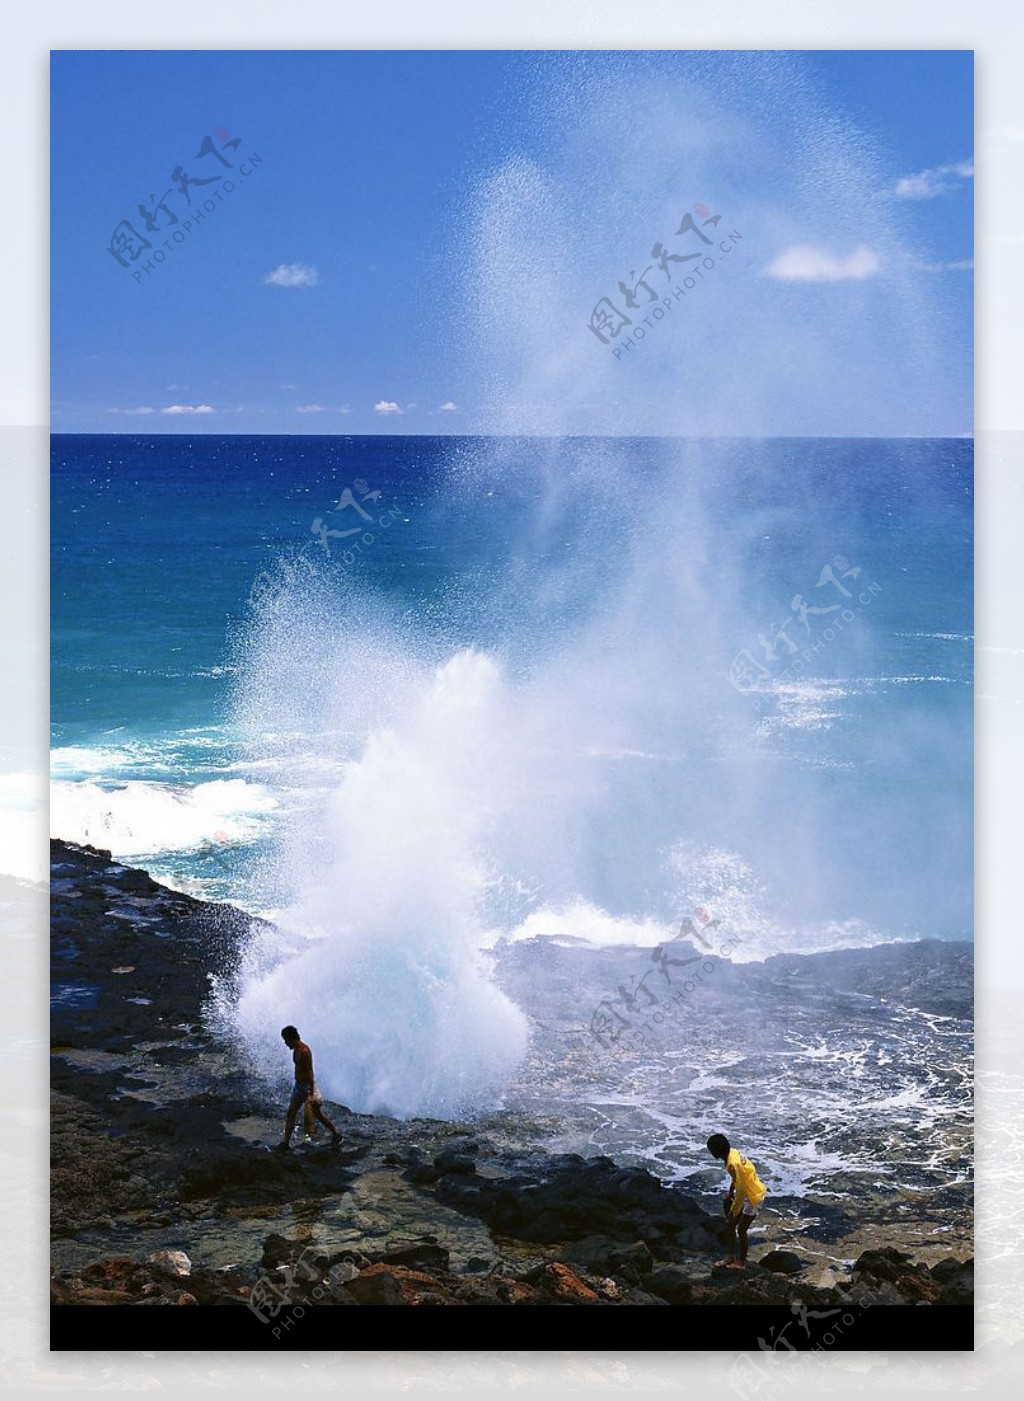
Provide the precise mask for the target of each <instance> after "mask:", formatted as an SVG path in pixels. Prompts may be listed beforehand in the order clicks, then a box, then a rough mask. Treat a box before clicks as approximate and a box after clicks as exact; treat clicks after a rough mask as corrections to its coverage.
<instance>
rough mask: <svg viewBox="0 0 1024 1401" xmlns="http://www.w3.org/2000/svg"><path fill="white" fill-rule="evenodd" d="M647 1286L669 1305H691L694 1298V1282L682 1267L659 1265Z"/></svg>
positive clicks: (648, 1280) (648, 1279)
mask: <svg viewBox="0 0 1024 1401" xmlns="http://www.w3.org/2000/svg"><path fill="white" fill-rule="evenodd" d="M645 1284H646V1287H647V1288H648V1289H649V1290H650V1291H651V1293H652V1294H656V1295H657V1296H658V1298H659V1299H664V1300H665V1302H666V1303H668V1304H689V1303H690V1302H691V1301H692V1298H693V1280H692V1278H691V1277H690V1273H689V1271H688V1270H686V1269H685V1268H683V1267H682V1266H681V1265H659V1266H658V1268H657V1269H656V1270H653V1271H652V1272H651V1274H650V1276H649V1277H648V1278H647V1280H646V1281H645Z"/></svg>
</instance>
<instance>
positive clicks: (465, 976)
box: [226, 652, 528, 1117]
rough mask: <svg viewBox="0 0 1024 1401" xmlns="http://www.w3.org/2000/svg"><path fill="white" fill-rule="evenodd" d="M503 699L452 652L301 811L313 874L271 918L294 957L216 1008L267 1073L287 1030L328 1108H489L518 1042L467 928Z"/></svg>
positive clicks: (497, 766)
mask: <svg viewBox="0 0 1024 1401" xmlns="http://www.w3.org/2000/svg"><path fill="white" fill-rule="evenodd" d="M505 703H506V700H505V690H504V686H503V681H502V676H501V671H500V668H499V667H498V666H497V664H496V663H495V662H494V661H493V660H491V659H489V658H487V657H484V656H481V655H479V654H477V653H473V652H462V653H459V654H457V655H456V656H454V657H452V658H451V660H450V661H449V662H447V663H446V664H445V665H443V666H440V667H438V668H436V669H435V670H434V671H433V672H432V674H426V675H424V676H423V690H422V693H421V694H420V697H419V700H418V703H416V704H414V705H412V706H411V708H410V709H409V711H408V712H407V713H406V714H405V715H403V716H402V717H401V718H399V719H398V720H396V721H395V723H393V724H389V725H383V726H381V727H379V728H377V729H374V730H373V731H372V732H371V733H370V734H369V736H368V737H367V739H366V743H365V745H364V747H363V749H362V752H361V754H360V755H359V757H358V758H356V759H354V760H353V761H352V762H351V763H350V764H349V766H348V767H347V770H346V772H345V774H344V777H343V779H342V780H341V782H340V783H339V784H338V785H337V787H336V789H335V790H334V791H333V792H331V793H330V794H329V796H328V797H327V800H326V801H325V802H324V803H322V804H319V805H316V807H315V809H314V810H313V811H311V812H310V813H309V814H307V816H306V818H305V822H306V823H307V824H315V826H316V829H317V830H316V832H315V834H312V833H310V834H309V835H311V836H313V838H314V840H315V843H316V848H317V850H318V851H319V852H320V857H319V860H320V863H321V864H320V869H319V871H318V873H317V876H316V879H313V880H310V881H309V883H308V884H306V885H303V886H301V888H300V889H299V890H298V891H297V898H296V901H295V903H294V905H293V906H292V908H291V909H290V910H289V912H288V914H287V916H286V917H285V919H284V921H283V922H284V924H285V925H286V927H287V928H288V929H289V930H290V931H291V932H292V934H293V936H294V935H295V934H298V935H299V936H300V937H301V938H302V939H303V940H304V946H302V947H301V949H300V951H299V952H298V953H296V954H294V955H293V956H292V957H289V958H287V959H286V960H285V961H284V962H281V963H278V964H277V965H276V966H273V967H270V968H267V967H265V966H264V967H261V966H260V963H261V961H264V962H265V957H266V951H265V949H261V948H259V947H258V946H257V947H255V948H253V949H251V950H250V951H249V964H248V967H247V968H245V969H243V971H242V975H241V977H240V980H239V985H238V989H237V1000H235V1001H233V1005H229V1006H228V1008H227V1009H226V1010H227V1014H228V1017H229V1020H230V1021H231V1022H232V1023H233V1025H234V1027H235V1028H236V1030H237V1031H238V1032H240V1033H241V1035H242V1037H243V1038H244V1040H245V1042H246V1043H247V1046H248V1049H249V1051H250V1054H251V1055H252V1057H253V1059H254V1061H255V1063H256V1065H257V1067H258V1069H259V1070H260V1071H261V1072H262V1073H263V1074H265V1075H266V1076H267V1077H272V1076H274V1075H275V1073H279V1069H280V1067H279V1065H278V1062H279V1061H280V1046H279V1036H278V1032H279V1028H280V1026H281V1025H283V1024H284V1023H286V1022H289V1021H291V1022H294V1023H295V1024H296V1025H298V1026H299V1028H300V1030H301V1032H302V1035H303V1037H304V1038H305V1039H306V1040H307V1041H308V1042H309V1044H310V1045H311V1046H312V1047H313V1049H314V1055H315V1057H316V1066H317V1079H318V1083H319V1084H320V1086H321V1088H322V1090H323V1092H324V1093H325V1095H327V1096H328V1097H329V1098H332V1099H335V1100H342V1101H344V1102H345V1103H346V1104H348V1105H350V1106H351V1107H352V1108H354V1109H357V1110H362V1111H367V1112H380V1113H383V1112H387V1113H392V1114H397V1115H408V1114H414V1113H417V1114H431V1115H438V1116H447V1117H454V1116H457V1115H459V1114H461V1113H466V1112H469V1111H471V1110H473V1109H480V1108H485V1107H492V1106H493V1105H495V1104H496V1103H497V1102H498V1100H499V1098H500V1094H501V1091H502V1089H503V1088H504V1085H505V1083H506V1082H507V1079H508V1077H509V1075H510V1074H511V1073H512V1072H513V1070H514V1069H515V1067H516V1066H517V1065H518V1063H519V1062H520V1060H521V1059H522V1057H523V1055H524V1053H525V1051H526V1046H527V1039H528V1034H527V1023H526V1019H525V1018H524V1017H523V1015H522V1013H520V1012H519V1011H518V1009H517V1008H516V1007H515V1006H513V1004H512V1003H511V1002H510V1001H509V1000H508V998H506V997H505V995H504V994H503V993H502V992H500V991H499V990H498V989H497V988H496V987H495V986H494V985H493V983H492V982H491V981H490V979H489V976H488V970H487V968H486V965H485V962H484V956H483V954H482V953H481V949H480V944H481V930H480V926H479V923H478V919H477V897H478V893H479V889H480V886H481V884H482V881H483V874H482V869H481V867H480V865H479V864H478V856H477V849H478V846H479V844H480V842H481V841H482V839H483V838H484V836H485V832H486V828H487V825H488V821H489V819H490V816H491V812H492V809H493V806H494V804H495V801H496V800H500V794H501V791H502V784H501V776H502V770H503V767H504V763H505V760H504V756H503V753H502V750H501V747H500V742H498V740H499V736H500V733H501V728H502V727H501V725H500V722H499V717H500V714H501V711H502V708H503V706H504V705H505ZM303 831H305V832H308V828H306V829H301V827H300V832H299V833H297V834H296V835H295V836H293V839H292V843H291V845H292V847H293V849H294V847H295V846H296V845H297V844H302V842H303V840H304V835H303ZM301 869H303V870H304V871H305V872H306V873H307V874H308V867H303V868H301ZM258 944H259V940H258V939H257V945H258Z"/></svg>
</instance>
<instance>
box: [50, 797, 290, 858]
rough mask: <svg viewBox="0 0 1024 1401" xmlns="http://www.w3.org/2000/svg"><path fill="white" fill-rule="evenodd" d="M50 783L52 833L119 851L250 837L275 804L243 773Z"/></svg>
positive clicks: (121, 854) (143, 852)
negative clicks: (184, 780)
mask: <svg viewBox="0 0 1024 1401" xmlns="http://www.w3.org/2000/svg"><path fill="white" fill-rule="evenodd" d="M50 791H51V797H50V834H51V836H54V837H60V838H63V839H64V840H65V841H72V842H80V843H87V844H89V845H90V846H98V847H102V848H105V849H107V850H109V851H111V852H112V853H113V855H114V856H116V857H118V858H121V859H128V858H131V857H139V856H148V855H153V854H156V853H160V852H168V851H187V850H190V849H192V848H194V847H199V846H201V845H203V844H205V843H207V842H210V841H212V840H215V839H216V840H218V841H223V840H224V839H225V838H226V839H227V840H230V841H247V840H252V839H253V838H254V837H257V836H259V835H260V834H261V833H262V832H263V831H264V830H265V827H266V820H267V818H268V817H269V815H270V814H271V813H272V812H273V811H274V810H275V809H276V807H277V806H278V800H277V798H276V797H275V796H274V795H273V794H272V793H271V792H270V791H269V790H268V789H266V788H264V787H262V786H261V785H259V784H256V783H247V782H246V781H245V780H244V779H240V778H232V779H215V780H212V781H210V782H208V783H197V784H194V785H190V786H186V785H175V784H169V783H153V782H148V781H146V780H142V779H139V780H129V781H128V782H125V783H121V784H117V785H114V784H110V785H105V784H99V783H93V782H89V781H86V780H81V781H78V782H68V781H64V780H58V781H57V782H55V783H53V784H52V785H51V790H50ZM218 833H220V834H223V835H221V836H216V837H215V834H218Z"/></svg>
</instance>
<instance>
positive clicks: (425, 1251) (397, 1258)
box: [381, 1243, 449, 1273]
mask: <svg viewBox="0 0 1024 1401" xmlns="http://www.w3.org/2000/svg"><path fill="white" fill-rule="evenodd" d="M448 1261H449V1254H448V1251H447V1250H446V1249H445V1248H444V1246H442V1245H429V1244H423V1243H421V1244H419V1245H404V1246H401V1247H399V1248H398V1249H397V1250H389V1251H388V1253H387V1254H386V1255H383V1256H382V1257H381V1264H384V1265H404V1266H405V1267H406V1268H407V1269H410V1270H440V1271H442V1272H444V1273H447V1272H448Z"/></svg>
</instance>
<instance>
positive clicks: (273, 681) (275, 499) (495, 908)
mask: <svg viewBox="0 0 1024 1401" xmlns="http://www.w3.org/2000/svg"><path fill="white" fill-rule="evenodd" d="M972 459H973V447H972V444H971V443H970V442H969V441H966V440H959V439H958V440H894V441H881V440H867V439H850V440H843V439H821V440H814V439H799V440H796V439H793V440H787V439H773V440H766V441H754V440H735V441H728V440H715V441H695V440H674V439H654V438H647V439H587V438H572V439H566V440H554V439H483V438H477V439H470V438H413V437H404V438H388V437H364V438H329V437H267V438H254V437H241V436H240V437H216V436H203V437H195V438H190V437H185V436H177V435H174V436H172V435H166V436H161V437H150V438H146V437H128V436H81V437H78V436H62V435H58V436H56V437H54V439H53V496H52V503H53V504H52V515H53V593H52V608H53V674H52V741H53V749H54V757H53V776H54V780H55V789H54V804H53V822H54V834H55V835H58V836H63V837H68V838H71V839H74V840H89V841H92V842H93V843H94V844H98V845H102V846H107V847H111V848H112V849H113V850H114V852H115V855H117V856H119V857H121V858H123V859H125V860H132V861H135V862H137V863H138V864H141V865H144V866H146V867H147V868H148V869H150V870H151V871H153V872H154V874H157V875H158V876H160V877H162V878H166V879H171V880H173V881H174V882H175V883H177V884H181V885H184V886H186V887H187V888H190V889H194V890H196V891H198V892H200V893H204V894H209V895H215V896H218V897H221V898H230V899H234V900H237V901H238V902H240V903H242V904H244V905H247V906H250V907H252V908H260V909H280V908H283V907H286V906H288V905H290V904H292V903H294V901H295V900H296V898H297V884H301V882H298V883H295V882H293V881H292V879H291V876H290V874H289V871H290V869H292V868H293V867H294V862H292V863H291V866H290V864H289V859H288V858H287V856H286V851H287V847H288V843H289V841H293V840H294V838H295V833H296V832H297V831H298V830H300V829H302V824H303V823H305V822H307V820H308V818H309V816H310V814H315V813H316V812H317V811H319V810H320V808H321V807H324V805H329V804H330V803H331V801H332V795H334V794H336V793H337V792H338V791H339V790H340V789H341V788H342V787H344V785H345V784H346V783H347V782H351V781H352V775H353V774H354V773H355V771H356V769H357V768H358V766H359V765H360V763H361V762H362V760H363V759H364V757H365V755H366V753H367V746H368V744H371V743H373V742H376V741H375V737H377V740H379V738H380V736H382V735H384V734H386V733H391V732H394V733H398V734H400V735H403V736H405V737H406V741H407V742H408V743H409V744H410V745H411V746H412V747H411V749H410V752H411V753H413V754H415V753H417V752H418V751H417V750H416V748H415V734H416V733H417V731H416V726H415V724H414V721H413V718H412V717H414V716H415V715H416V714H417V713H418V711H417V706H418V705H419V703H420V698H421V697H422V695H423V694H424V688H428V687H429V685H430V684H433V683H430V682H429V678H430V677H432V676H436V675H438V674H439V671H440V670H442V669H443V668H444V667H445V666H446V665H447V664H448V663H449V661H450V660H451V659H452V658H453V657H456V656H459V655H464V656H465V655H468V656H471V657H473V658H476V659H478V660H479V659H484V660H486V661H487V662H488V664H491V663H493V665H494V666H495V667H497V668H498V673H499V679H498V681H490V682H487V683H486V686H490V687H491V690H489V691H488V696H489V697H490V696H492V692H493V691H494V690H495V688H496V691H497V694H498V696H499V701H500V703H494V704H492V701H491V699H488V701H487V703H486V705H484V704H483V702H481V701H480V700H479V697H478V695H477V690H478V688H484V689H486V686H485V683H484V681H482V680H481V675H480V673H479V669H477V670H476V671H474V669H473V668H472V667H468V668H463V669H462V670H461V671H460V672H458V673H457V674H449V673H445V675H446V676H447V677H448V679H447V680H446V681H444V683H443V684H444V685H446V686H448V687H449V688H451V687H452V686H456V687H464V688H465V696H466V701H465V703H466V706H467V707H468V709H467V715H471V716H472V717H475V718H472V719H468V718H467V719H466V721H465V723H466V725H467V727H468V728H469V729H470V730H472V727H473V725H478V724H479V725H484V726H485V727H493V733H492V732H491V730H488V734H487V736H486V737H485V738H486V743H483V744H481V745H480V747H478V748H474V749H471V750H470V751H467V752H471V753H473V754H474V755H475V754H477V753H479V754H480V755H483V756H485V757H483V758H481V759H479V761H477V760H474V762H478V763H479V789H480V792H481V793H487V794H488V795H489V806H488V810H487V814H486V818H485V819H483V818H482V819H481V821H480V822H479V823H478V824H476V825H475V826H474V828H473V832H472V835H471V837H470V838H469V846H470V847H471V848H472V851H473V855H474V860H475V861H476V862H477V863H478V865H479V868H480V870H481V871H482V873H483V874H482V876H481V880H480V890H481V897H480V898H481V927H482V928H483V929H487V930H489V931H492V932H493V931H494V930H498V931H501V932H506V933H507V932H510V931H514V930H515V929H517V928H522V927H524V922H525V921H527V920H529V919H530V918H531V917H534V918H536V917H537V915H538V913H540V912H544V911H548V912H550V913H551V915H552V919H554V920H555V921H556V923H557V921H558V920H561V921H562V923H561V925H560V926H559V927H560V928H562V929H563V930H564V929H568V928H569V927H570V924H571V927H572V929H573V931H574V932H576V933H581V934H585V933H586V932H587V920H588V918H591V916H590V915H588V912H594V911H600V912H602V914H603V915H606V916H607V918H608V920H609V921H611V923H610V924H609V925H608V926H607V928H606V929H605V932H604V933H603V934H601V935H600V937H604V938H611V937H613V935H614V936H615V937H619V936H621V935H622V934H623V931H625V930H629V929H634V931H635V928H636V927H637V926H638V925H640V924H642V922H643V921H645V920H650V921H654V922H656V923H657V922H661V923H665V924H670V923H672V922H673V921H675V922H677V921H678V917H679V915H680V914H682V913H686V911H687V909H688V908H692V904H689V905H688V904H687V901H689V900H692V899H695V898H703V899H705V900H717V902H718V905H719V907H720V908H722V909H725V910H727V911H728V913H729V915H730V917H731V918H732V919H733V920H734V921H739V922H742V921H744V920H746V921H747V922H748V923H749V925H750V926H751V927H756V929H757V931H759V933H758V937H757V938H755V939H754V941H753V944H752V956H760V955H761V954H763V953H764V952H769V951H774V950H775V949H777V948H781V947H790V948H794V949H803V948H811V947H828V946H836V945H839V944H842V943H844V942H847V943H857V942H878V941H880V940H882V939H886V938H892V937H916V936H917V935H919V934H932V935H938V936H939V937H957V938H962V937H970V934H971V909H972V872H971V845H972V827H971V808H972V787H971V759H972V756H971V740H972V732H971V724H972V719H971V716H972V699H973V697H972V648H973V621H972V616H973V614H972V607H973V604H972V588H971V581H972V507H973V500H972ZM346 491H347V492H348V493H349V496H348V498H346V495H345V493H346ZM322 530H327V531H334V532H343V531H348V530H357V533H356V534H354V535H344V536H342V535H341V534H333V535H330V534H329V535H326V536H325V535H323V534H322V533H318V532H320V531H322ZM357 545H358V546H359V549H358V552H356V550H355V546H357ZM826 570H828V571H830V575H829V577H826V578H824V580H823V581H822V575H823V573H824V571H826ZM261 576H262V577H261ZM254 585H255V588H254ZM796 600H800V603H797V602H796ZM801 608H808V609H815V608H821V609H827V610H829V611H826V612H821V613H814V612H803V613H802V612H801ZM835 610H838V613H837V611H835ZM846 613H850V614H851V615H852V616H851V617H850V618H846ZM787 620H788V624H787V627H786V629H785V630H784V636H783V637H782V638H781V639H779V638H778V636H777V633H776V632H773V629H777V628H779V627H781V625H782V624H783V623H786V622H787ZM826 630H827V631H828V632H830V633H831V636H826ZM759 634H760V635H761V637H762V638H763V639H764V640H763V641H759ZM787 637H788V638H789V639H790V641H789V642H787V641H786V638H787ZM743 654H746V659H745V660H744V661H743V663H742V667H741V668H740V671H739V672H737V669H736V666H737V658H738V657H741V656H742V655H743ZM750 659H752V660H753V662H754V663H757V665H756V666H754V667H753V669H752V670H751V667H750ZM798 663H800V665H797V664H798ZM452 675H454V677H455V679H454V680H453V679H452ZM730 676H732V679H730ZM751 676H753V677H754V678H755V679H756V681H757V685H756V688H755V689H747V688H746V682H748V681H749V680H750V677H751ZM744 678H745V679H744ZM737 679H739V683H740V684H739V685H737V684H734V683H736V682H737ZM481 716H483V718H482V719H481V718H480V717H481ZM461 723H462V721H461V720H460V721H459V724H461ZM473 734H474V738H473V740H472V743H473V744H477V743H478V741H479V735H478V734H476V731H474V732H473ZM409 736H412V737H413V738H412V739H410V738H409ZM506 736H507V738H508V745H507V746H505V747H504V750H503V744H504V740H505V738H506ZM422 742H423V744H424V746H425V749H424V753H426V752H427V750H428V749H429V753H430V756H431V761H432V762H434V761H436V760H437V757H438V754H439V753H441V754H442V756H443V754H444V753H447V752H448V751H447V749H446V748H445V746H451V749H452V752H453V753H455V752H456V751H457V749H458V743H459V735H458V725H453V726H451V727H447V728H445V729H444V731H443V733H442V734H441V737H440V738H439V737H438V734H437V733H433V734H432V737H431V738H430V740H429V741H427V740H426V739H423V741H422ZM468 742H469V741H467V743H468ZM502 753H504V756H505V757H504V758H494V756H495V755H501V754H502ZM509 755H511V756H512V758H513V759H514V763H511V762H510V763H509V764H508V765H506V763H505V759H507V758H508V756H509ZM486 756H489V757H486ZM449 767H450V766H449ZM442 771H443V772H447V771H448V770H447V769H446V768H444V766H443V765H442ZM460 791H461V790H460ZM465 809H466V802H465V801H464V800H463V799H460V800H459V801H456V802H454V803H453V809H452V811H453V813H464V812H465ZM374 820H376V819H375V816H374V810H373V806H372V804H369V803H368V804H367V808H366V821H367V823H372V822H373V821H374ZM445 820H446V822H447V820H448V819H447V818H446V819H445ZM452 820H454V817H453V819H452ZM303 830H304V829H303ZM317 830H320V831H322V830H323V828H322V826H321V827H319V828H317ZM431 835H432V834H431V833H429V832H425V833H424V840H426V841H429V840H430V839H431ZM680 873H682V874H680ZM677 876H678V877H679V879H676V877H677ZM573 909H575V910H576V914H575V915H574V916H573V917H572V918H573V919H575V921H576V922H575V923H572V920H570V913H569V912H571V911H572V910H573ZM581 911H582V913H580V912H581ZM595 928H596V925H595ZM609 931H610V932H609ZM615 931H618V932H617V933H616V932H615ZM595 937H598V936H597V935H596V934H595ZM651 941H652V942H653V935H652V936H651Z"/></svg>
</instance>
